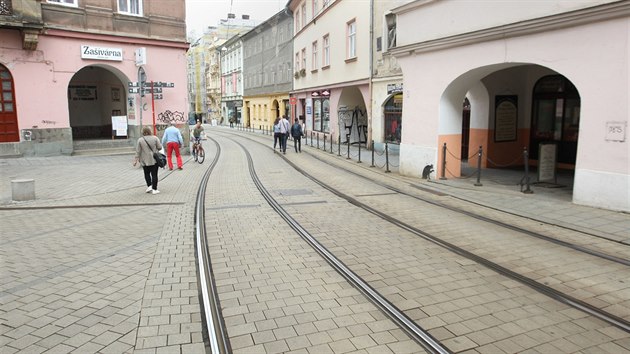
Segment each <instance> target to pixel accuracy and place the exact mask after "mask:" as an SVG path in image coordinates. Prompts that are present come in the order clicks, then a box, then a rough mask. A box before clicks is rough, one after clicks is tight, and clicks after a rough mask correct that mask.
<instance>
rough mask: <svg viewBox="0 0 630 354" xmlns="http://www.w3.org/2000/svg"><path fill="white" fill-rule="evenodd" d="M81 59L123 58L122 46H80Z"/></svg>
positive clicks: (118, 59) (116, 59)
mask: <svg viewBox="0 0 630 354" xmlns="http://www.w3.org/2000/svg"><path fill="white" fill-rule="evenodd" d="M81 59H98V60H114V61H122V60H123V51H122V48H106V47H94V46H91V45H82V46H81Z"/></svg>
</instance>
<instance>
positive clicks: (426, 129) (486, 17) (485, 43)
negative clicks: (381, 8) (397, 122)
mask: <svg viewBox="0 0 630 354" xmlns="http://www.w3.org/2000/svg"><path fill="white" fill-rule="evenodd" d="M393 12H394V13H395V14H396V15H397V25H398V27H397V32H398V38H397V46H396V48H393V49H390V52H391V53H392V54H393V55H394V56H395V57H396V58H397V59H398V62H399V64H400V66H401V68H402V71H403V74H404V91H403V95H404V98H405V105H404V106H403V116H404V117H414V118H413V119H405V122H404V123H405V129H404V130H403V132H402V142H401V145H400V171H401V173H403V174H406V175H416V176H417V175H419V174H420V173H421V171H422V169H423V167H424V166H426V165H428V164H433V165H434V166H435V167H436V168H435V170H436V171H437V174H438V177H442V176H444V177H447V178H454V177H459V176H461V175H462V170H463V169H464V168H465V167H466V165H467V164H466V161H465V160H467V159H470V163H473V164H476V163H477V160H476V159H477V158H476V156H475V155H476V152H477V151H478V149H479V147H481V148H482V150H483V159H482V162H481V163H482V166H483V167H484V168H502V167H504V166H508V167H510V166H515V167H518V166H523V165H524V164H528V165H529V166H531V167H533V168H534V169H536V170H537V173H538V176H537V177H536V176H533V179H534V181H535V180H536V179H537V178H538V179H541V176H542V177H543V179H544V178H549V179H550V182H552V183H553V174H554V173H556V172H557V171H559V170H563V171H568V172H569V173H572V174H573V186H572V189H573V202H574V203H577V204H584V205H590V206H596V207H602V208H607V209H613V210H622V211H630V147H629V144H628V132H627V129H628V127H627V126H628V116H629V112H630V109H629V107H630V106H629V97H630V90H629V77H630V76H629V68H630V61H629V58H630V47H629V44H628V43H629V39H630V35H629V31H628V26H629V23H630V2H629V1H586V2H566V1H545V2H532V3H528V4H527V5H523V3H522V2H507V1H506V2H496V3H495V2H491V3H489V2H483V1H479V2H477V1H470V2H460V1H448V0H445V1H414V2H411V3H409V4H406V5H404V6H401V7H398V8H396V9H394V10H393ZM445 24H448V25H445ZM408 98H411V99H408ZM445 144H446V145H445ZM444 146H447V147H448V151H449V153H447V154H443V152H442V149H443V147H444ZM524 149H526V150H527V151H528V153H529V155H528V159H527V160H526V161H525V160H524V157H523V151H524ZM443 162H445V166H446V169H445V171H444V172H443V171H442V168H441V167H442V166H444V165H443Z"/></svg>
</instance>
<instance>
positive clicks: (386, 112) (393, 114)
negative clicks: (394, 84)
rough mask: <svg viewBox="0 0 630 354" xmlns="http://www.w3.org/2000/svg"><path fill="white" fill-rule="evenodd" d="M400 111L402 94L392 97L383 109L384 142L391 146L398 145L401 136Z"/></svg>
mask: <svg viewBox="0 0 630 354" xmlns="http://www.w3.org/2000/svg"><path fill="white" fill-rule="evenodd" d="M402 109H403V94H402V92H401V93H397V94H394V95H392V96H391V97H390V98H389V99H388V100H387V102H385V106H384V107H383V116H384V119H385V141H386V142H388V143H392V144H400V139H401V135H402Z"/></svg>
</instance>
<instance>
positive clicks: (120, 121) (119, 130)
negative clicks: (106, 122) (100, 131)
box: [112, 116, 127, 136]
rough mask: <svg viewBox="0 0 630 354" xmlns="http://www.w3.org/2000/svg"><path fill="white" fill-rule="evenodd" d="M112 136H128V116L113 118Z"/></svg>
mask: <svg viewBox="0 0 630 354" xmlns="http://www.w3.org/2000/svg"><path fill="white" fill-rule="evenodd" d="M112 133H113V134H112V136H127V116H112Z"/></svg>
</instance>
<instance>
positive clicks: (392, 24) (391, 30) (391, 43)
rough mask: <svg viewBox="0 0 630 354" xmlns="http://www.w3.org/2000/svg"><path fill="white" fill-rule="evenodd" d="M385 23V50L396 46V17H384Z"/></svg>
mask: <svg viewBox="0 0 630 354" xmlns="http://www.w3.org/2000/svg"><path fill="white" fill-rule="evenodd" d="M385 23H387V34H386V35H387V37H386V38H387V49H391V48H394V47H395V46H396V15H394V14H387V15H385Z"/></svg>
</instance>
